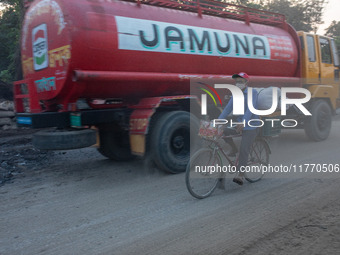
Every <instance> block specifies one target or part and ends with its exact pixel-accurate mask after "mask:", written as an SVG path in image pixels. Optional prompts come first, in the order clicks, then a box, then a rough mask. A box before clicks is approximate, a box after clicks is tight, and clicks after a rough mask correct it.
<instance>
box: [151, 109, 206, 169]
mask: <svg viewBox="0 0 340 255" xmlns="http://www.w3.org/2000/svg"><path fill="white" fill-rule="evenodd" d="M198 129H199V122H198V120H197V118H196V117H195V116H193V115H192V114H190V113H189V112H184V111H174V112H168V113H165V114H164V115H163V116H161V117H160V118H159V119H158V120H157V121H156V122H155V126H154V129H153V131H152V134H151V136H150V139H151V141H150V146H151V148H150V150H151V155H152V157H153V160H154V162H155V163H156V165H157V166H158V167H159V168H160V169H162V170H164V171H166V172H169V173H179V172H184V171H185V169H186V166H187V163H188V161H189V158H190V148H194V147H195V145H196V144H197V143H198V139H197V138H195V137H197V134H198Z"/></svg>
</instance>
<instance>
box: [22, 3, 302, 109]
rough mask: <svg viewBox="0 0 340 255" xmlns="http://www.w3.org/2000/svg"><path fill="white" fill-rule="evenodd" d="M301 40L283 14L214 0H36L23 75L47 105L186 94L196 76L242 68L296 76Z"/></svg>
mask: <svg viewBox="0 0 340 255" xmlns="http://www.w3.org/2000/svg"><path fill="white" fill-rule="evenodd" d="M141 3H142V4H141ZM178 8H181V10H179V9H178ZM142 39H143V40H144V41H143V40H142ZM156 39H158V40H156ZM181 39H182V40H181ZM228 40H229V41H228ZM228 42H229V43H228ZM245 44H247V45H248V44H249V47H248V48H247V47H244V46H245ZM228 45H229V46H230V47H229V48H228V47H227V46H228ZM247 45H246V46H247ZM222 46H223V47H222ZM237 47H238V48H237ZM299 47H300V46H299V39H298V37H297V34H296V32H295V31H294V29H292V28H291V27H290V26H289V25H287V24H286V23H285V20H284V16H282V15H278V14H273V13H270V12H263V11H258V10H254V9H250V8H243V7H237V6H234V5H231V4H229V5H225V4H222V3H219V2H215V1H204V3H200V4H197V3H196V2H193V1H184V2H183V4H179V3H178V2H173V1H170V0H155V1H152V0H148V1H139V2H126V1H115V0H105V1H98V0H87V1H85V0H72V1H67V0H48V1H47V0H39V1H35V2H33V3H32V4H31V6H30V8H29V9H28V11H27V13H26V18H25V21H24V25H23V30H22V63H23V70H24V76H25V79H30V80H32V82H33V87H34V89H35V94H36V96H37V99H38V100H39V101H42V102H43V103H44V105H45V109H46V110H48V111H57V110H61V111H67V110H68V109H69V105H70V104H72V103H74V102H75V101H76V100H77V99H79V98H86V99H92V98H119V99H122V101H123V103H124V104H125V105H132V104H138V102H139V101H140V100H141V99H142V98H144V97H160V96H174V95H187V94H189V93H190V86H189V80H190V78H208V77H210V78H211V77H213V78H220V77H223V76H230V75H231V74H233V73H239V72H241V71H243V72H247V73H248V74H249V75H250V76H251V77H252V78H253V84H252V85H254V86H260V85H261V83H263V82H266V84H267V83H268V84H269V83H270V84H269V85H278V86H282V85H285V84H286V83H285V82H286V81H289V82H288V83H289V86H298V85H299V79H298V78H300V60H299V55H300V53H299V51H300V49H299ZM269 53H270V54H269ZM261 54H262V55H261ZM269 55H270V56H269ZM198 76H199V77H198Z"/></svg>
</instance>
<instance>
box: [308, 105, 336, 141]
mask: <svg viewBox="0 0 340 255" xmlns="http://www.w3.org/2000/svg"><path fill="white" fill-rule="evenodd" d="M311 114H312V116H308V117H306V119H305V122H304V125H305V133H306V135H307V136H308V137H309V138H310V139H311V140H313V141H316V142H318V141H323V140H325V139H327V137H328V136H329V132H330V130H331V125H332V109H331V107H330V106H329V104H328V103H327V102H326V101H325V100H317V101H314V102H313V103H312V107H311Z"/></svg>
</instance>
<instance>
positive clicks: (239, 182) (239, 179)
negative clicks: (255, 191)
mask: <svg viewBox="0 0 340 255" xmlns="http://www.w3.org/2000/svg"><path fill="white" fill-rule="evenodd" d="M243 179H244V177H240V176H236V177H234V179H233V182H235V183H237V184H238V185H241V186H242V185H243Z"/></svg>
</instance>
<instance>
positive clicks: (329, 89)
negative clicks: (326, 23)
mask: <svg viewBox="0 0 340 255" xmlns="http://www.w3.org/2000/svg"><path fill="white" fill-rule="evenodd" d="M298 35H299V37H300V41H301V48H302V58H301V60H302V77H303V78H304V81H303V83H304V86H305V88H307V89H309V91H310V92H311V94H312V98H314V99H316V98H323V99H325V100H327V101H328V103H329V104H330V106H331V108H332V110H333V111H336V109H337V108H340V88H339V87H340V80H339V73H340V69H339V66H340V65H339V55H338V53H337V49H336V45H335V41H334V39H332V38H330V37H326V36H321V35H316V34H309V33H306V32H301V31H300V32H298Z"/></svg>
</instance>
